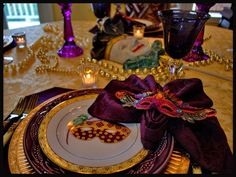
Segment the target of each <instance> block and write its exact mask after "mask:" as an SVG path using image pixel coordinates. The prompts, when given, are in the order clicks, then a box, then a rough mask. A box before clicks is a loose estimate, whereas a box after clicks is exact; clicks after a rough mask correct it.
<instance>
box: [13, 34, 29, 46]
mask: <svg viewBox="0 0 236 177" xmlns="http://www.w3.org/2000/svg"><path fill="white" fill-rule="evenodd" d="M12 38H13V39H14V41H15V42H16V45H17V47H18V48H24V47H26V35H25V32H17V33H13V34H12Z"/></svg>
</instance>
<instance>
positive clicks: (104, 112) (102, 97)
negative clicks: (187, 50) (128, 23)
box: [88, 75, 233, 174]
mask: <svg viewBox="0 0 236 177" xmlns="http://www.w3.org/2000/svg"><path fill="white" fill-rule="evenodd" d="M122 90H123V91H126V92H128V93H131V94H133V95H136V96H137V95H140V94H143V93H152V92H156V91H157V90H159V91H160V92H166V93H170V95H175V97H176V98H177V99H178V100H177V101H178V102H180V101H181V104H182V105H187V107H190V108H192V109H193V110H194V111H198V109H203V110H211V106H212V105H213V102H212V100H211V99H210V98H209V97H208V96H207V95H206V94H205V93H204V90H203V86H202V82H201V80H200V79H197V78H192V79H177V80H174V81H171V82H169V83H167V84H166V85H165V86H164V87H162V86H161V85H160V84H159V83H156V82H155V79H154V77H153V76H152V75H148V76H147V77H146V78H145V79H143V80H142V79H140V78H139V77H137V76H136V75H131V76H130V77H129V78H127V79H126V80H125V81H118V80H112V81H111V82H110V83H109V84H108V85H107V86H106V87H105V88H104V90H103V91H102V92H101V93H100V94H99V95H98V97H97V98H96V100H95V102H94V103H93V104H92V105H91V106H90V107H89V109H88V112H89V113H90V114H91V115H92V116H95V117H98V118H100V119H104V120H107V121H111V122H124V123H131V122H133V123H135V122H136V123H137V122H140V124H141V141H142V143H143V146H144V148H146V149H150V150H155V148H157V146H158V144H159V142H160V140H161V138H162V137H163V134H164V132H165V130H167V131H169V132H170V133H171V134H172V135H173V136H174V138H175V140H176V141H177V142H178V143H179V144H180V145H181V146H182V147H183V148H184V149H185V150H186V151H187V152H188V153H189V154H190V156H191V158H192V159H193V160H194V161H195V162H197V163H198V164H199V165H200V166H201V167H202V168H203V169H206V170H209V171H212V172H217V173H224V174H229V173H232V171H233V170H232V169H233V156H232V152H231V151H230V148H229V146H228V143H227V138H226V136H225V133H224V131H223V129H222V128H221V126H220V124H219V122H218V120H217V118H216V117H215V116H214V114H213V115H212V116H209V117H204V116H203V117H204V119H203V118H202V117H201V116H200V118H198V117H196V116H195V117H194V119H195V121H193V122H191V121H192V120H191V121H185V120H183V118H182V119H181V118H179V117H178V116H177V115H176V117H174V115H172V112H171V111H169V112H168V109H167V108H166V110H165V111H164V110H163V109H162V108H164V105H161V106H162V107H159V109H157V107H155V104H150V105H149V107H148V108H147V107H146V108H147V109H139V108H138V106H137V105H136V107H134V106H129V107H126V106H124V105H123V103H122V100H120V99H119V98H118V97H117V93H118V92H119V91H122ZM170 97H171V96H170ZM163 104H165V102H163ZM143 105H144V106H145V103H144V104H143ZM156 105H158V104H156ZM187 111H188V110H187ZM186 114H188V113H186ZM199 115H206V114H205V113H204V114H199ZM198 119H199V120H198Z"/></svg>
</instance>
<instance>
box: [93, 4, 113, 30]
mask: <svg viewBox="0 0 236 177" xmlns="http://www.w3.org/2000/svg"><path fill="white" fill-rule="evenodd" d="M110 6H111V4H110V3H92V9H93V13H94V15H95V16H96V17H97V18H98V19H97V26H98V28H99V30H100V31H102V26H103V24H102V23H103V22H102V19H103V18H105V17H109V16H110Z"/></svg>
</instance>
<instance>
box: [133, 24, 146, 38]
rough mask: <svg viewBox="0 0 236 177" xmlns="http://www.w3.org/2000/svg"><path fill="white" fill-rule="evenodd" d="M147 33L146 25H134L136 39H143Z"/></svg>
mask: <svg viewBox="0 0 236 177" xmlns="http://www.w3.org/2000/svg"><path fill="white" fill-rule="evenodd" d="M144 32H145V26H144V25H133V35H134V37H135V38H136V39H138V40H139V39H142V38H143V36H144Z"/></svg>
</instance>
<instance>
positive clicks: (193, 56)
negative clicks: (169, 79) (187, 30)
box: [183, 46, 210, 62]
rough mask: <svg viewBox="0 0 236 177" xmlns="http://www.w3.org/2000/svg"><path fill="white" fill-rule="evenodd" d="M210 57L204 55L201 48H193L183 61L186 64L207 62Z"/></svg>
mask: <svg viewBox="0 0 236 177" xmlns="http://www.w3.org/2000/svg"><path fill="white" fill-rule="evenodd" d="M209 58H210V57H209V56H208V55H207V54H205V53H204V52H203V50H202V47H201V46H197V47H195V46H194V47H193V49H192V50H191V51H190V53H189V54H188V55H186V56H185V57H184V58H183V60H184V61H187V62H194V61H201V60H208V59H209Z"/></svg>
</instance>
